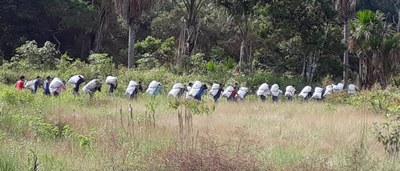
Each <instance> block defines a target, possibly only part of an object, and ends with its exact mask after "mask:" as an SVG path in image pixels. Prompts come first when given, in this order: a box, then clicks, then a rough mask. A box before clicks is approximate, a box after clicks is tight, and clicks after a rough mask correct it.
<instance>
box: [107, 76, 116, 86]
mask: <svg viewBox="0 0 400 171" xmlns="http://www.w3.org/2000/svg"><path fill="white" fill-rule="evenodd" d="M106 84H112V85H114V86H115V85H117V84H118V78H117V77H113V76H108V77H107V78H106Z"/></svg>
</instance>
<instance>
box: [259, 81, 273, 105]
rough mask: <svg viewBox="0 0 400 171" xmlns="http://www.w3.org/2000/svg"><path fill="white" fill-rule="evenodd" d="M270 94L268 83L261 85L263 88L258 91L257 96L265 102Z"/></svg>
mask: <svg viewBox="0 0 400 171" xmlns="http://www.w3.org/2000/svg"><path fill="white" fill-rule="evenodd" d="M269 94H270V91H269V85H268V84H267V83H263V84H261V86H260V87H259V88H258V90H257V96H259V97H260V99H261V101H262V102H265V101H266V100H267V96H268V95H269Z"/></svg>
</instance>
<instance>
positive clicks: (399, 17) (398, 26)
mask: <svg viewBox="0 0 400 171" xmlns="http://www.w3.org/2000/svg"><path fill="white" fill-rule="evenodd" d="M396 29H397V32H400V10H398V11H397V24H396Z"/></svg>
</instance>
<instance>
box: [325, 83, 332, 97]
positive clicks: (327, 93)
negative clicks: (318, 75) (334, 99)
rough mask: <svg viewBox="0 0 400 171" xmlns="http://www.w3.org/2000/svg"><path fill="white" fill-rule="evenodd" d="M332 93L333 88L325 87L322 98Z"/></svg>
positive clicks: (330, 86)
mask: <svg viewBox="0 0 400 171" xmlns="http://www.w3.org/2000/svg"><path fill="white" fill-rule="evenodd" d="M332 93H333V86H332V85H327V86H326V88H325V93H324V96H323V97H325V96H329V95H331V94H332Z"/></svg>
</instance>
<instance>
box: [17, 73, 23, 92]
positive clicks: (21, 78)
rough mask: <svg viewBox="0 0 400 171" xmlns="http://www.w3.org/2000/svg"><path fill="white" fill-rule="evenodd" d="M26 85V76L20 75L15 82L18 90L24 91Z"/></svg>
mask: <svg viewBox="0 0 400 171" xmlns="http://www.w3.org/2000/svg"><path fill="white" fill-rule="evenodd" d="M24 85H25V76H21V77H19V80H18V81H17V83H16V84H15V88H16V89H17V90H18V91H22V89H24Z"/></svg>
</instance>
